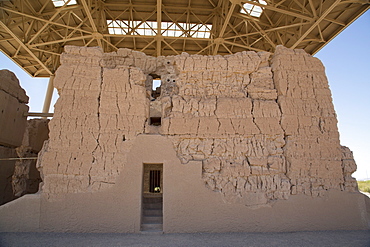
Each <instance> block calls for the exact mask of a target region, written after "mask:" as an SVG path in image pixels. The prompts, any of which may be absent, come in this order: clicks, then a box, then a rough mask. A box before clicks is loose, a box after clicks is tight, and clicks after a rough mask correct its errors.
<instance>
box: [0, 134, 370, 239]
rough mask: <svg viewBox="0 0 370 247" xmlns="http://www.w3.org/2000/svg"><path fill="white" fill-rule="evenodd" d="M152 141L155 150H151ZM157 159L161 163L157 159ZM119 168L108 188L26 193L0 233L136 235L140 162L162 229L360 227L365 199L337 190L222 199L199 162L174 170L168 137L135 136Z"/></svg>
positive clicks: (1, 210)
mask: <svg viewBox="0 0 370 247" xmlns="http://www.w3.org/2000/svg"><path fill="white" fill-rule="evenodd" d="M153 143H155V144H156V145H152V144H153ZM163 157H166V158H165V159H164V158H163ZM127 161H128V162H127V165H125V167H124V168H123V169H122V173H121V175H120V176H119V178H118V179H117V182H116V184H115V185H114V186H112V187H111V188H109V189H107V190H105V191H100V192H87V193H86V192H85V193H68V194H64V195H59V196H58V197H54V198H52V199H50V198H48V197H47V195H46V194H45V193H40V194H37V195H26V196H23V197H22V198H20V199H17V200H15V201H13V202H11V203H9V204H6V205H3V206H2V207H0V219H1V223H0V231H57V232H131V233H135V232H136V233H137V232H139V231H140V217H141V191H142V181H141V179H131V178H140V177H141V176H142V172H143V164H144V163H150V162H153V163H162V164H163V170H164V173H163V174H164V178H163V183H164V186H163V231H164V232H165V233H171V232H225V231H228V232H241V231H249V232H271V231H313V230H358V229H368V227H369V225H368V223H369V218H368V215H367V213H366V207H367V210H370V204H368V205H366V200H367V203H368V202H369V201H370V200H369V198H366V196H364V195H362V194H361V193H358V192H357V193H355V192H345V191H338V190H331V191H329V192H328V193H327V194H326V195H325V196H324V197H311V196H307V195H292V196H290V197H289V199H288V200H278V201H275V202H274V203H272V204H270V205H268V206H264V207H259V208H251V207H247V206H245V205H242V204H240V203H229V202H227V201H224V200H223V198H222V197H220V196H219V195H218V194H216V193H212V192H211V191H210V190H209V189H207V188H206V187H205V186H204V181H203V179H202V164H201V162H199V161H198V162H195V161H193V162H190V163H189V164H187V165H183V164H181V162H180V161H179V159H178V158H177V155H176V152H175V150H174V149H173V147H172V143H171V141H169V140H168V138H166V137H163V136H160V135H139V136H138V137H137V138H136V140H135V142H134V143H133V146H132V148H131V149H130V154H129V156H128V158H127Z"/></svg>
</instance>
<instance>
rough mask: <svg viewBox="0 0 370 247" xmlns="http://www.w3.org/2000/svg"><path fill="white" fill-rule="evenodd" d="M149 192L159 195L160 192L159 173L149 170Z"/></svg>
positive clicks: (158, 171)
mask: <svg viewBox="0 0 370 247" xmlns="http://www.w3.org/2000/svg"><path fill="white" fill-rule="evenodd" d="M149 192H151V193H160V192H161V171H160V170H151V171H150V173H149Z"/></svg>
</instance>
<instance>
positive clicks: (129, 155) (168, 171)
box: [0, 46, 370, 232]
mask: <svg viewBox="0 0 370 247" xmlns="http://www.w3.org/2000/svg"><path fill="white" fill-rule="evenodd" d="M61 64H62V65H61V66H60V67H59V69H58V70H57V73H56V77H55V80H54V84H55V87H56V88H57V89H58V91H59V94H60V98H59V99H58V102H57V103H56V105H55V114H54V117H53V119H52V120H51V122H50V124H49V128H50V139H49V141H47V142H45V144H44V147H43V149H42V151H41V153H40V155H39V160H38V169H39V170H40V172H41V176H42V179H43V185H42V189H41V191H40V192H39V194H38V195H32V196H25V197H23V198H21V199H18V200H16V201H14V202H12V203H11V204H7V205H4V206H3V207H1V208H0V218H1V219H7V220H10V221H11V222H13V227H10V228H9V226H8V225H6V226H5V225H4V227H2V226H1V225H0V229H1V230H3V229H5V228H7V230H8V231H17V230H20V229H21V230H23V231H26V230H32V231H34V230H37V231H88V232H139V231H140V225H141V218H142V217H141V207H142V194H143V187H145V185H143V183H144V182H143V181H144V180H145V179H143V171H144V165H147V164H157V165H160V167H161V170H160V171H161V172H162V175H163V178H162V179H163V181H162V182H161V183H158V186H159V185H160V186H161V187H163V188H161V191H160V194H161V195H163V231H164V232H196V231H208V232H211V231H297V230H336V229H368V228H369V211H370V203H369V199H368V198H366V197H365V196H363V195H361V194H360V193H359V192H358V191H357V186H356V181H355V179H353V178H352V177H351V174H352V173H353V172H354V171H355V170H356V165H355V162H354V160H353V157H352V153H351V151H350V150H349V149H348V148H346V147H342V146H341V145H340V143H339V133H338V129H337V120H336V114H335V111H334V107H333V104H332V98H331V92H330V89H329V87H328V82H327V79H326V76H325V71H324V67H323V65H322V64H321V62H320V61H319V60H318V59H317V58H314V57H312V56H310V55H308V54H306V53H305V52H304V51H302V50H291V49H287V48H284V47H282V46H278V47H277V49H276V52H275V53H274V54H270V53H267V52H259V53H256V52H242V53H237V54H233V55H227V56H200V55H189V54H187V53H183V54H181V55H177V56H168V57H158V58H154V57H150V56H146V55H145V54H143V53H140V52H136V51H131V50H128V49H119V50H118V51H117V52H114V53H103V52H102V50H101V49H99V48H86V47H72V46H66V47H65V52H64V53H63V54H62V55H61ZM153 78H154V79H156V78H160V80H161V88H160V93H159V90H157V91H156V92H154V93H153V92H152V83H153ZM27 203H28V205H33V206H30V207H31V208H34V212H33V214H32V217H31V216H30V217H28V218H29V219H30V220H28V222H27V223H24V219H23V220H22V219H20V218H19V219H18V218H17V217H16V218H10V217H9V216H7V215H8V214H9V213H10V212H12V210H21V209H22V208H23V207H25V205H26V204H27ZM366 210H368V211H366ZM23 213H24V214H26V215H27V213H26V212H23ZM17 220H18V221H23V225H19V228H17V226H18V224H17V223H16V222H17ZM2 222H4V221H3V220H2ZM2 224H3V223H2ZM14 225H15V226H14Z"/></svg>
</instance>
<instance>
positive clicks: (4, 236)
mask: <svg viewBox="0 0 370 247" xmlns="http://www.w3.org/2000/svg"><path fill="white" fill-rule="evenodd" d="M0 246H1V247H13V246H14V247H17V246H22V247H27V246H38V247H44V246H63V247H65V246H68V247H70V246H76V247H77V246H78V247H81V246H89V247H95V246H104V247H109V246H134V247H139V246H140V247H149V246H164V247H169V246H171V247H175V246H222V247H224V246H230V247H235V246H243V247H244V246H263V247H265V246H279V247H284V246H289V247H291V246H333V247H342V246H348V247H369V246H370V231H316V232H290V233H195V234H159V235H158V234H157V235H153V234H113V233H106V234H101V233H0Z"/></svg>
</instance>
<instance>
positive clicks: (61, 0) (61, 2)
mask: <svg viewBox="0 0 370 247" xmlns="http://www.w3.org/2000/svg"><path fill="white" fill-rule="evenodd" d="M51 1H52V2H53V4H54V6H55V7H62V6H63V5H64V4H65V3H67V2H68V0H51ZM74 4H77V2H76V0H71V1H69V3H67V6H68V5H74Z"/></svg>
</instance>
